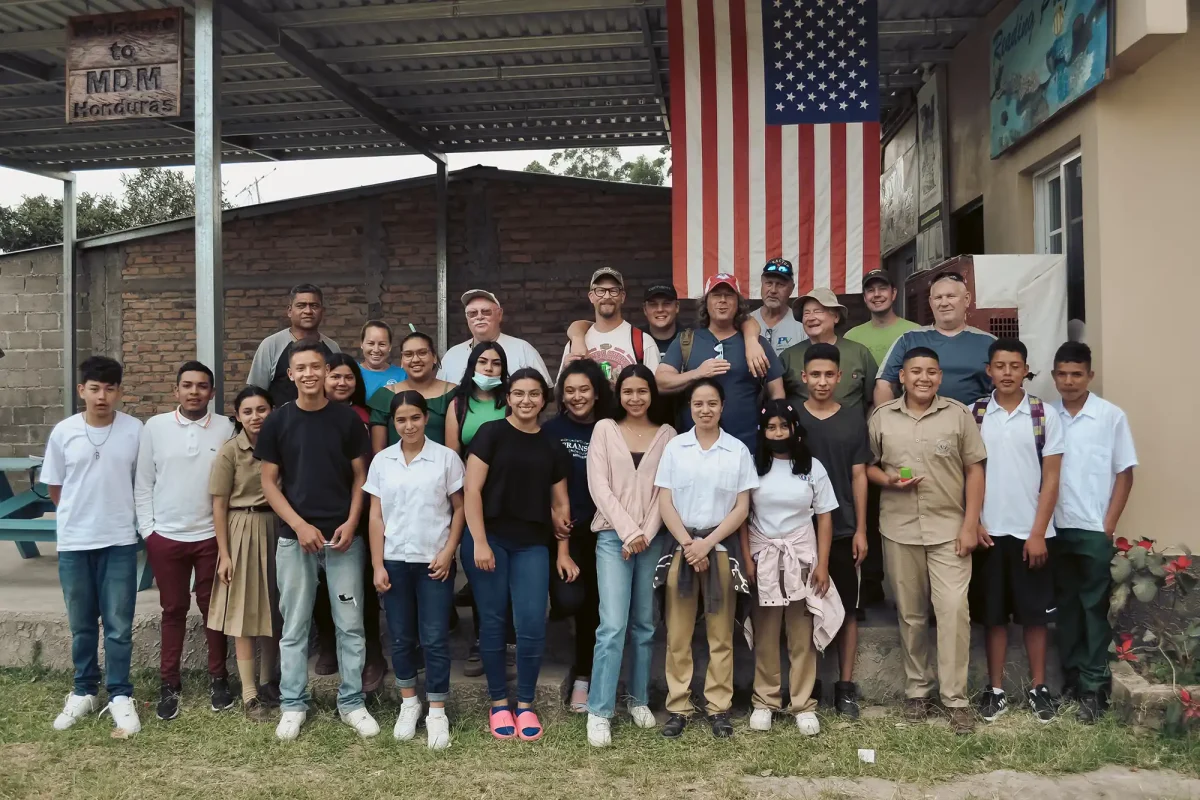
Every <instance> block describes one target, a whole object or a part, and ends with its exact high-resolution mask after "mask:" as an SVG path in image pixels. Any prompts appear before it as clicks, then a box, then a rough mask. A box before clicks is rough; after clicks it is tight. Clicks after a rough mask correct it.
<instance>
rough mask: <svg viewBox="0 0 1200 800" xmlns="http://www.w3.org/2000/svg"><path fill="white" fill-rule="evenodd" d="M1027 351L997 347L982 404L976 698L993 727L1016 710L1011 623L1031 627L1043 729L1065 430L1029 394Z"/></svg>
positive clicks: (1008, 343) (1032, 700)
mask: <svg viewBox="0 0 1200 800" xmlns="http://www.w3.org/2000/svg"><path fill="white" fill-rule="evenodd" d="M1028 358H1029V351H1028V350H1027V349H1026V348H1025V345H1024V344H1023V343H1022V342H1019V341H1017V340H1016V339H997V340H996V341H994V342H992V344H991V346H990V347H989V349H988V365H987V373H988V377H990V378H991V380H992V384H993V385H994V386H995V387H996V388H995V390H994V391H993V392H992V394H991V396H990V397H986V398H983V399H981V400H978V401H976V402H975V406H974V409H973V412H974V415H975V419H976V421H978V422H979V425H980V433H981V435H982V436H983V443H984V446H985V447H986V448H987V484H986V488H985V490H984V495H983V513H982V515H981V518H980V531H979V541H980V545H981V547H982V549H980V550H976V555H975V568H976V570H977V573H976V580H977V581H978V586H977V587H976V588H977V590H978V591H979V595H980V597H979V603H978V606H977V613H978V614H979V615H981V616H982V619H981V620H980V621H981V622H983V624H984V625H985V626H986V627H987V661H988V680H989V684H990V685H989V686H987V687H985V688H984V690H983V691H982V692H981V693H980V695H979V698H978V701H977V702H978V706H979V715H980V716H981V717H983V719H984V720H985V721H987V722H994V721H995V720H996V719H997V718H999V717H1000V715H1001V714H1003V713H1004V712H1005V711H1007V710H1008V698H1007V697H1006V696H1005V694H1004V689H1003V686H1004V661H1005V653H1006V651H1007V648H1008V623H1009V621H1010V620H1011V621H1013V622H1015V623H1016V624H1018V625H1020V626H1021V627H1022V629H1023V633H1024V638H1025V651H1026V654H1027V655H1028V657H1029V673H1030V678H1031V679H1032V681H1033V688H1032V689H1030V690H1029V696H1028V701H1029V706H1030V708H1031V709H1032V710H1033V713H1034V717H1035V718H1036V719H1037V720H1038V722H1050V721H1051V720H1053V719H1054V716H1055V702H1054V699H1053V698H1052V697H1051V695H1050V690H1049V689H1048V688H1047V687H1046V639H1047V623H1048V622H1049V620H1050V613H1051V612H1052V611H1053V610H1054V575H1053V573H1052V572H1051V571H1050V570H1049V569H1048V568H1047V561H1048V559H1049V554H1048V550H1047V547H1046V541H1047V540H1048V539H1053V538H1054V524H1053V522H1052V521H1051V520H1052V517H1053V516H1054V504H1055V502H1056V501H1057V500H1058V476H1059V468H1060V467H1061V466H1062V453H1063V449H1064V443H1063V433H1062V425H1061V424H1060V423H1059V421H1058V417H1057V415H1056V414H1054V413H1052V412H1051V413H1047V411H1046V407H1045V405H1044V404H1043V403H1042V401H1041V400H1040V399H1038V398H1036V397H1034V396H1032V395H1030V394H1028V393H1026V391H1025V390H1024V389H1023V388H1022V384H1024V382H1025V379H1026V378H1027V377H1029V365H1028V363H1027V359H1028Z"/></svg>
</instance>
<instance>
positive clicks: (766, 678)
mask: <svg viewBox="0 0 1200 800" xmlns="http://www.w3.org/2000/svg"><path fill="white" fill-rule="evenodd" d="M753 619H754V707H755V708H769V709H770V710H772V711H782V710H783V694H782V691H781V686H780V683H781V680H782V676H781V670H780V666H779V631H780V628H782V627H786V628H787V647H788V660H789V661H790V662H791V667H790V669H789V670H788V692H789V694H790V695H791V700H792V702H791V705H790V706H789V707H788V711H790V712H791V713H793V714H799V713H800V712H801V711H816V710H817V699H816V698H815V697H813V696H812V693H813V687H814V686H815V685H816V683H817V648H816V647H815V646H814V645H813V640H812V639H813V618H812V614H809V613H808V607H807V606H806V605H805V604H804V603H791V604H790V605H786V606H767V607H764V606H757V605H756V606H755V607H754V612H753Z"/></svg>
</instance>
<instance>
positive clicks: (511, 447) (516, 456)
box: [267, 417, 571, 545]
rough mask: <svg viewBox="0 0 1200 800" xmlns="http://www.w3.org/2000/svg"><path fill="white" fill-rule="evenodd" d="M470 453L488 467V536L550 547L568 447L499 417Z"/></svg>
mask: <svg viewBox="0 0 1200 800" xmlns="http://www.w3.org/2000/svg"><path fill="white" fill-rule="evenodd" d="M267 419H270V417H268V418H267ZM470 456H476V457H478V458H479V460H480V461H482V462H483V463H485V464H487V465H488V476H487V481H485V482H484V484H483V519H484V523H485V524H486V526H487V532H488V535H489V536H495V537H498V538H500V539H503V540H504V541H505V542H508V543H511V544H514V545H531V544H542V545H549V544H550V543H551V542H552V541H553V540H554V525H553V523H552V522H551V520H550V500H551V489H552V487H553V486H554V484H556V483H558V482H559V481H561V480H564V479H566V478H568V477H570V475H571V456H570V455H569V454H568V453H567V449H566V448H565V447H563V446H562V444H561V443H559V442H558V441H557V440H556V439H555V438H554V437H552V436H551V435H550V434H549V433H547V432H546V431H545V429H542V430H540V431H538V432H537V433H525V432H524V431H519V430H517V429H516V428H514V427H513V425H512V423H510V422H509V421H508V420H507V419H498V420H493V421H492V422H486V423H484V424H483V425H481V426H479V431H478V432H477V433H476V434H475V438H474V439H472V440H471V446H470V448H469V449H468V458H469V457H470Z"/></svg>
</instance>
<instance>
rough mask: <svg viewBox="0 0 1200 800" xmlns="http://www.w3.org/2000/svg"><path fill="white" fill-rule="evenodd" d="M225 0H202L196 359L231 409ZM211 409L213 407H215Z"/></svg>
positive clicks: (218, 402)
mask: <svg viewBox="0 0 1200 800" xmlns="http://www.w3.org/2000/svg"><path fill="white" fill-rule="evenodd" d="M218 2H220V0H196V4H195V21H194V23H193V25H194V29H195V31H196V34H195V47H194V51H195V53H196V72H195V76H194V84H195V117H196V130H195V157H194V163H195V165H196V358H197V359H198V360H199V361H200V362H201V363H202V364H205V365H207V366H208V367H209V368H210V369H211V370H212V371H213V375H214V380H213V403H214V404H215V408H216V410H217V411H218V412H220V410H221V409H222V408H223V407H224V405H225V394H224V386H225V364H224V361H225V359H224V340H225V324H224V317H225V290H224V280H225V277H224V262H223V259H222V250H221V211H222V208H221V110H220V109H221V12H220V9H219V7H218V5H217V4H218ZM210 407H211V404H210Z"/></svg>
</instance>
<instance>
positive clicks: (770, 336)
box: [750, 307, 808, 356]
mask: <svg viewBox="0 0 1200 800" xmlns="http://www.w3.org/2000/svg"><path fill="white" fill-rule="evenodd" d="M750 316H752V317H754V319H755V320H757V321H758V324H759V326H760V327H761V328H762V337H763V338H764V339H766V340H767V341H769V342H770V343H771V348H772V349H773V350H774V351H775V355H777V356H778V355H782V354H783V351H784V350H787V349H788V348H789V347H791V346H792V345H794V344H800V342H806V341H808V334H807V333H805V332H804V324H803V323H802V322H800V320H798V319H796V315H795V314H794V313H793V312H792V310H791V309H790V308H789V309H788V312H787V313H786V314H784V315H783V319H781V320H779V322H777V323H775V326H774V327H769V326H768V325H767V323H766V321H765V320H764V319H763V313H762V308H761V307H760V308H756V309H754V312H753V313H752V314H751V315H750Z"/></svg>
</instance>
